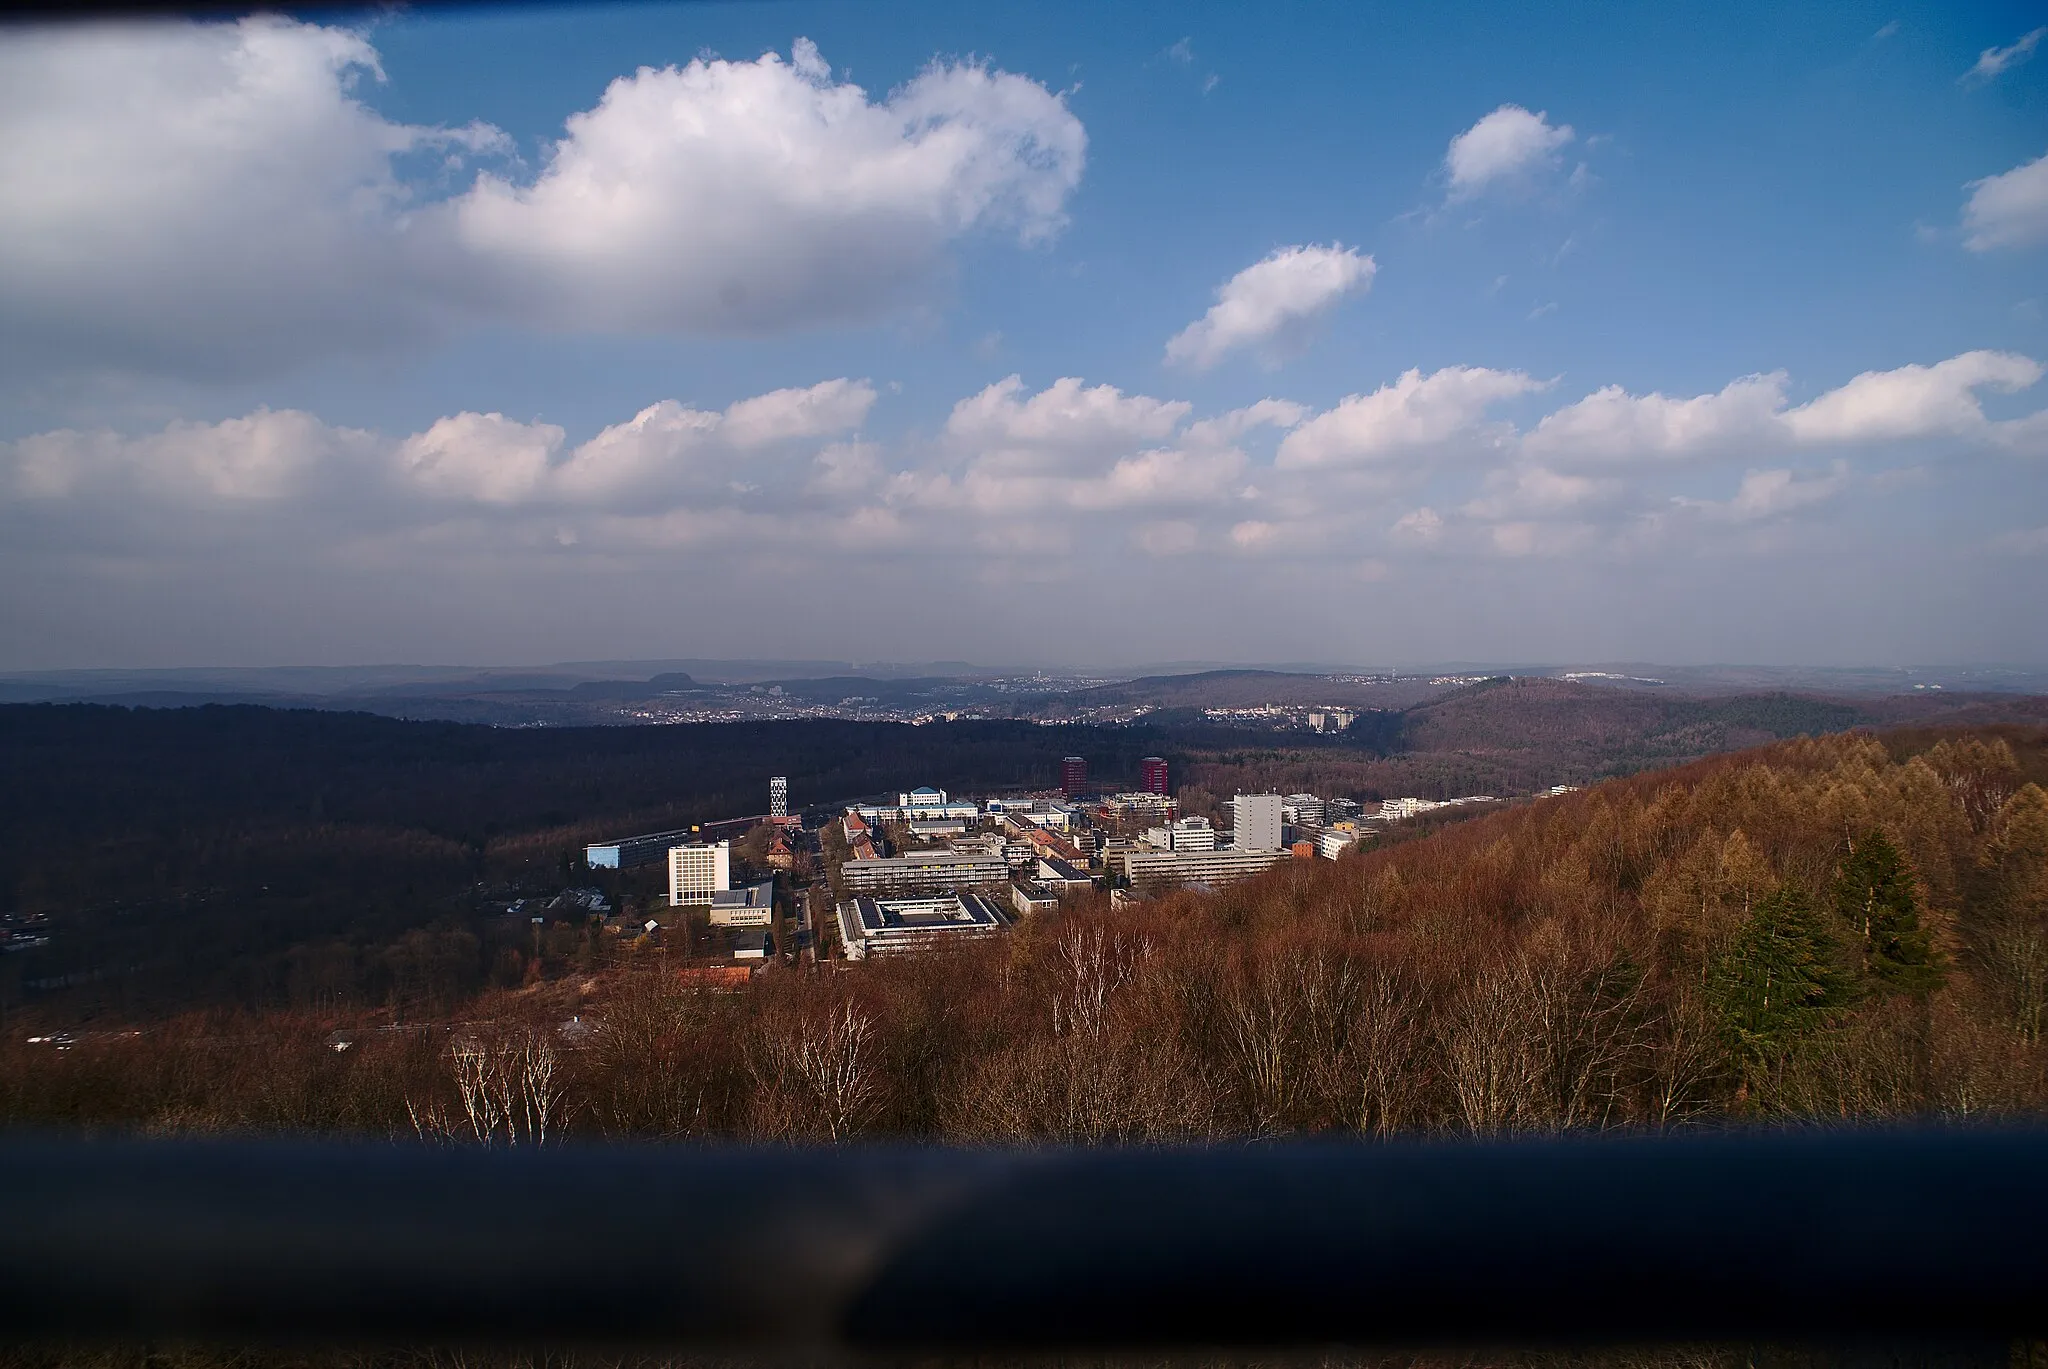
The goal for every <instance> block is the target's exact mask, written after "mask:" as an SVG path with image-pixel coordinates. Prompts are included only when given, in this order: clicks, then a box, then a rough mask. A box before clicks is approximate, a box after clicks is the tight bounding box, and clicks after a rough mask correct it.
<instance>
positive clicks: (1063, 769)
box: [1060, 756, 1088, 798]
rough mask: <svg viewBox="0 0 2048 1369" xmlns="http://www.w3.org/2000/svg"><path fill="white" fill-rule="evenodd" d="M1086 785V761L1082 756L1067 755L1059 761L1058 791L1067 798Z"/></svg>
mask: <svg viewBox="0 0 2048 1369" xmlns="http://www.w3.org/2000/svg"><path fill="white" fill-rule="evenodd" d="M1087 787H1088V761H1087V759H1086V758H1085V757H1082V756H1068V757H1067V758H1066V759H1064V760H1062V761H1061V762H1060V792H1061V793H1062V794H1065V795H1066V796H1067V797H1068V798H1072V797H1074V795H1076V794H1078V793H1080V792H1081V791H1082V790H1083V789H1086V788H1087Z"/></svg>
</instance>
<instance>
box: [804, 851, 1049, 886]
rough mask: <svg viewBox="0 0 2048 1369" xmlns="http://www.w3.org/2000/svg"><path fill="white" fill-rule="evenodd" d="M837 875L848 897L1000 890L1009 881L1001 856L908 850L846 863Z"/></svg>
mask: <svg viewBox="0 0 2048 1369" xmlns="http://www.w3.org/2000/svg"><path fill="white" fill-rule="evenodd" d="M839 876H840V879H841V881H842V883H843V885H844V888H845V891H846V892H847V893H848V894H897V893H902V894H914V893H935V894H936V893H952V892H954V891H956V890H960V889H996V888H1000V887H1001V886H1003V885H1005V884H1008V883H1009V882H1010V866H1009V863H1008V862H1007V861H1005V860H1004V859H1003V857H1001V856H991V855H987V854H984V853H980V852H961V851H911V852H908V853H906V854H904V855H900V856H877V857H875V858H874V859H872V860H861V859H855V860H849V861H847V862H846V863H845V864H844V865H842V866H840V867H839Z"/></svg>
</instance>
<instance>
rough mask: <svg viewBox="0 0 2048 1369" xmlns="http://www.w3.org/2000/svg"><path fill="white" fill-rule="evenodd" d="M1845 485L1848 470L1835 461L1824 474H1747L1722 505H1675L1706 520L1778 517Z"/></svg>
mask: <svg viewBox="0 0 2048 1369" xmlns="http://www.w3.org/2000/svg"><path fill="white" fill-rule="evenodd" d="M1848 486H1849V467H1848V463H1847V462H1844V461H1837V462H1835V463H1834V466H1833V467H1832V468H1831V469H1830V470H1829V472H1828V473H1827V474H1826V475H1816V476H1807V477H1804V478H1802V477H1801V476H1800V475H1799V474H1798V473H1797V472H1794V471H1790V470H1768V471H1750V472H1748V473H1747V474H1745V475H1744V476H1743V477H1742V483H1741V484H1740V485H1739V486H1737V487H1736V490H1735V495H1734V497H1733V498H1732V499H1729V500H1728V501H1727V502H1726V503H1718V504H1717V503H1713V502H1710V501H1706V500H1694V499H1681V500H1678V501H1677V502H1678V503H1679V504H1680V505H1681V506H1683V507H1687V508H1692V509H1697V510H1699V511H1700V512H1701V513H1704V514H1706V515H1707V516H1708V517H1710V518H1718V519H1725V520H1727V521H1730V522H1736V523H1751V522H1758V521H1760V520H1763V519H1768V518H1782V517H1784V516H1785V515H1786V514H1790V513H1796V512H1798V511H1799V510H1801V509H1806V508H1811V507H1813V506H1814V505H1816V504H1824V503H1826V502H1827V501H1828V500H1830V499H1833V498H1834V497H1835V496H1837V495H1839V494H1840V493H1842V491H1843V490H1845V489H1847V488H1848Z"/></svg>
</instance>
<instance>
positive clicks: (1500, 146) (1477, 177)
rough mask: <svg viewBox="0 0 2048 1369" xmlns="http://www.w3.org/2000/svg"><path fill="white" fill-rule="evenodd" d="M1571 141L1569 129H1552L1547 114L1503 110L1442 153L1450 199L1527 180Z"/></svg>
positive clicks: (1511, 107) (1567, 126) (1515, 108)
mask: <svg viewBox="0 0 2048 1369" xmlns="http://www.w3.org/2000/svg"><path fill="white" fill-rule="evenodd" d="M1574 136H1575V135H1574V134H1573V132H1572V126H1571V125H1570V124H1553V123H1551V122H1550V116H1549V115H1548V114H1547V113H1544V112H1542V111H1538V112H1536V113H1533V114H1532V113H1530V112H1529V111H1528V110H1526V109H1524V108H1522V107H1521V106H1520V105H1502V106H1501V107H1500V108H1499V109H1496V110H1495V111H1493V113H1491V114H1489V115H1487V116H1486V117H1485V118H1483V119H1481V120H1480V121H1479V122H1478V123H1476V124H1474V125H1472V127H1470V128H1468V129H1466V130H1465V131H1464V132H1463V133H1460V134H1459V135H1458V136H1457V137H1455V138H1453V139H1451V146H1450V150H1449V151H1447V152H1446V153H1445V154H1444V174H1445V176H1446V177H1447V178H1448V179H1449V181H1450V187H1451V194H1452V195H1453V196H1463V195H1473V194H1477V193H1478V192H1480V191H1482V190H1485V189H1486V188H1487V187H1489V186H1494V185H1500V184H1506V183H1511V182H1514V181H1517V180H1523V179H1526V178H1527V177H1529V176H1530V175H1531V174H1533V173H1535V172H1537V171H1540V170H1543V169H1545V168H1547V167H1550V166H1553V165H1555V164H1556V160H1557V153H1558V151H1559V149H1561V148H1563V147H1564V146H1565V144H1567V143H1569V142H1570V141H1571V140H1572V138H1573V137H1574Z"/></svg>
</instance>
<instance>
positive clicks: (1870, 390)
mask: <svg viewBox="0 0 2048 1369" xmlns="http://www.w3.org/2000/svg"><path fill="white" fill-rule="evenodd" d="M2040 378H2041V365H2040V363H2039V362H2037V361H2034V360H2033V359H2032V358H2029V357H2023V356H2019V355H2017V354H2015V353H2012V352H1988V351H1980V352H1964V353H1963V354H1962V355H1960V356H1954V357H1950V358H1949V359H1948V360H1947V361H1939V362H1936V363H1935V364H1934V365H1932V366H1901V367H1899V368H1897V369H1896V370H1891V371H1865V372H1864V373H1863V374H1862V375H1859V376H1857V377H1856V378H1855V379H1853V380H1851V381H1850V382H1849V383H1848V384H1846V385H1843V386H1841V387H1840V388H1838V389H1834V390H1830V391H1828V392H1827V393H1826V394H1824V395H1822V396H1821V397H1820V398H1818V399H1816V400H1814V401H1813V402H1812V403H1810V404H1805V405H1802V406H1800V407H1799V408H1797V409H1794V410H1792V411H1791V412H1790V413H1788V414H1786V415H1785V422H1786V425H1787V426H1788V427H1789V428H1790V430H1791V432H1792V435H1793V436H1794V437H1795V438H1797V439H1798V440H1799V441H1801V442H1857V441H1880V442H1881V441H1899V440H1903V439H1908V438H1916V437H1931V436H1935V435H1939V434H1963V433H1975V432H1982V431H1984V430H1985V429H1986V428H1987V427H1988V426H1989V425H1988V423H1987V421H1986V419H1985V417H1984V408H1983V405H1982V404H1980V403H1979V402H1978V399H1977V394H1976V392H1977V391H1978V390H1979V389H1990V390H1996V391H2000V392H2002V393H2005V394H2014V393H2017V392H2018V391H2020V390H2024V389H2026V388H2027V387H2028V386H2030V385H2032V384H2034V383H2035V382H2036V381H2038V380H2039V379H2040Z"/></svg>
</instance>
